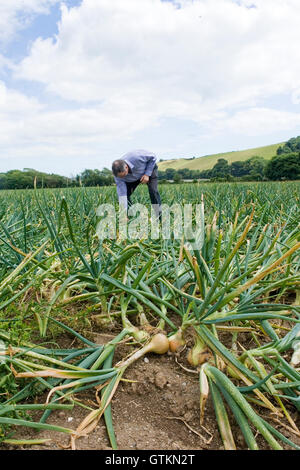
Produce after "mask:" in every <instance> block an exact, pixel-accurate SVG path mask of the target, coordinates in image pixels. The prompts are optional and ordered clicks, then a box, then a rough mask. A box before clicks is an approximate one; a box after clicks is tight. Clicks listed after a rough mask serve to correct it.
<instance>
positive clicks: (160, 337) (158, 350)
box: [147, 333, 169, 354]
mask: <svg viewBox="0 0 300 470" xmlns="http://www.w3.org/2000/svg"><path fill="white" fill-rule="evenodd" d="M147 349H148V352H154V353H155V354H165V353H166V352H167V351H168V350H169V340H168V338H167V337H166V335H164V334H163V333H157V334H156V335H154V336H153V338H152V339H151V341H150V343H149V344H148V346H147Z"/></svg>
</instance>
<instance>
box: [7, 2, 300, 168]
mask: <svg viewBox="0 0 300 470" xmlns="http://www.w3.org/2000/svg"><path fill="white" fill-rule="evenodd" d="M299 17H300V2H299V0H176V1H175V0H174V1H171V0H64V1H61V0H0V173H1V172H5V171H8V170H11V169H23V168H34V169H36V170H39V171H45V172H49V173H58V174H62V175H66V176H74V175H76V174H78V173H81V172H82V171H83V170H84V169H86V168H93V169H95V168H98V169H102V168H104V167H111V163H112V161H113V160H115V159H117V158H120V157H121V156H122V155H124V154H125V153H127V152H129V151H130V150H133V149H139V148H141V149H148V150H150V151H152V152H155V153H156V155H157V157H158V159H160V158H163V159H167V158H179V157H187V158H188V157H193V156H196V157H200V156H204V155H209V154H214V153H221V152H227V151H228V152H229V151H234V150H242V149H246V148H253V147H258V146H262V145H269V144H274V143H279V142H284V141H286V140H288V139H290V138H291V137H294V136H298V135H300V47H299V44H300V28H299Z"/></svg>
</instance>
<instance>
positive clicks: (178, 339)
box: [169, 328, 185, 352]
mask: <svg viewBox="0 0 300 470" xmlns="http://www.w3.org/2000/svg"><path fill="white" fill-rule="evenodd" d="M184 344H185V341H184V339H183V337H182V329H181V328H179V330H177V331H176V333H174V334H173V335H172V336H169V347H170V351H172V352H176V351H177V349H178V348H180V346H183V345H184Z"/></svg>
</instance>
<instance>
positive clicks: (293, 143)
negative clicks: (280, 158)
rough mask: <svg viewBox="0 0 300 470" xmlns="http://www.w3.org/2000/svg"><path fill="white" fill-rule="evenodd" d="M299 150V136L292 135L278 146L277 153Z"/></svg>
mask: <svg viewBox="0 0 300 470" xmlns="http://www.w3.org/2000/svg"><path fill="white" fill-rule="evenodd" d="M299 151H300V136H298V137H292V138H291V139H289V140H288V141H287V142H286V143H285V144H284V145H283V146H280V147H278V149H277V155H282V154H290V153H292V152H299Z"/></svg>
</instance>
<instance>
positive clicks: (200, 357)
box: [187, 337, 211, 367]
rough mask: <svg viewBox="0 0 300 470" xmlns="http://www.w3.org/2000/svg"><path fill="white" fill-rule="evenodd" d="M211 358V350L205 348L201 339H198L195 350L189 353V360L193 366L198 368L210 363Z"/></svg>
mask: <svg viewBox="0 0 300 470" xmlns="http://www.w3.org/2000/svg"><path fill="white" fill-rule="evenodd" d="M210 356H211V353H210V351H209V349H208V348H207V347H206V346H205V344H204V343H203V342H202V341H201V339H200V338H199V337H197V338H196V340H195V344H194V346H193V348H192V349H190V350H189V352H188V355H187V360H188V362H189V363H190V364H191V365H192V366H194V367H197V366H199V365H201V364H203V363H204V362H206V361H208V359H209V358H210Z"/></svg>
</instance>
